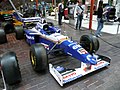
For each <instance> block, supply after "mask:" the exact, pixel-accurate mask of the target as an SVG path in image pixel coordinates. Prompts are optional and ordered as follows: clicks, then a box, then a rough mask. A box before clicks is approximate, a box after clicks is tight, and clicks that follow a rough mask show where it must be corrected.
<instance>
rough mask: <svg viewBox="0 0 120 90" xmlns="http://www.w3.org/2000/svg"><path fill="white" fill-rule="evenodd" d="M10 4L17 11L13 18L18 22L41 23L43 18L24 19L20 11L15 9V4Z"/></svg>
mask: <svg viewBox="0 0 120 90" xmlns="http://www.w3.org/2000/svg"><path fill="white" fill-rule="evenodd" d="M9 2H10V4H11V5H12V7H13V9H14V10H15V12H14V13H13V16H14V17H15V18H16V19H17V20H18V21H21V22H23V23H26V22H39V21H41V17H29V18H23V17H22V14H20V13H19V12H18V10H17V9H16V8H15V6H14V4H13V2H12V1H11V0H9Z"/></svg>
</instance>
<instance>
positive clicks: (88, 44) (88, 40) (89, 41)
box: [80, 35, 99, 54]
mask: <svg viewBox="0 0 120 90" xmlns="http://www.w3.org/2000/svg"><path fill="white" fill-rule="evenodd" d="M80 44H81V46H82V47H83V48H84V49H85V50H87V51H88V52H89V53H91V54H92V53H95V52H97V51H98V49H99V41H98V39H97V38H96V37H95V36H92V35H83V36H81V38H80Z"/></svg>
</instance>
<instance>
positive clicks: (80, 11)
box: [76, 0, 84, 30]
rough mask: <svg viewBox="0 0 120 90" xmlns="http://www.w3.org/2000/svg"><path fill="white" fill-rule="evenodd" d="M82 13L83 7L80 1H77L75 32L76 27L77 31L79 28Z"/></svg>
mask: <svg viewBox="0 0 120 90" xmlns="http://www.w3.org/2000/svg"><path fill="white" fill-rule="evenodd" d="M83 13H84V5H82V0H79V2H78V6H77V8H76V14H77V22H76V30H77V29H78V27H79V30H80V28H81V24H82V19H83Z"/></svg>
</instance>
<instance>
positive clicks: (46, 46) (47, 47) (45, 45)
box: [41, 43, 49, 50]
mask: <svg viewBox="0 0 120 90" xmlns="http://www.w3.org/2000/svg"><path fill="white" fill-rule="evenodd" d="M41 44H42V45H43V46H44V47H45V48H46V49H47V50H49V45H47V44H45V43H41Z"/></svg>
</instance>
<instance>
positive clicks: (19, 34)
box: [15, 26, 24, 40]
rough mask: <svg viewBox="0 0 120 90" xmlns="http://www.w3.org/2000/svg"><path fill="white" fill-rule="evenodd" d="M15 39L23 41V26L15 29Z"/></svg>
mask: <svg viewBox="0 0 120 90" xmlns="http://www.w3.org/2000/svg"><path fill="white" fill-rule="evenodd" d="M15 37H16V39H17V40H21V39H23V38H24V31H23V27H22V26H16V27H15Z"/></svg>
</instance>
